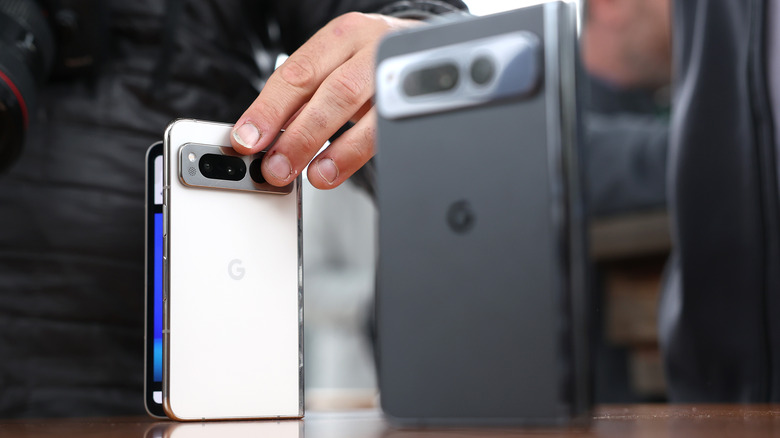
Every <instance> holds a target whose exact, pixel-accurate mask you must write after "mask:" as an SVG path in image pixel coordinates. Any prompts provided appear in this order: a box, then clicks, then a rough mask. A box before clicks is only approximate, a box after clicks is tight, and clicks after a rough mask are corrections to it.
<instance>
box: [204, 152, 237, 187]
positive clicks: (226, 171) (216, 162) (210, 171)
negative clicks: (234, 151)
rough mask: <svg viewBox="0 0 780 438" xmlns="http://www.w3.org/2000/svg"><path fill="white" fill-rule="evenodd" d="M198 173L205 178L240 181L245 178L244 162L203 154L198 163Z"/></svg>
mask: <svg viewBox="0 0 780 438" xmlns="http://www.w3.org/2000/svg"><path fill="white" fill-rule="evenodd" d="M198 168H199V169H200V173H202V174H203V176H205V177H206V178H211V179H224V180H227V181H241V180H242V179H244V177H245V176H246V164H244V160H242V159H241V158H238V157H233V156H229V155H217V154H205V155H203V156H202V157H200V160H199V161H198Z"/></svg>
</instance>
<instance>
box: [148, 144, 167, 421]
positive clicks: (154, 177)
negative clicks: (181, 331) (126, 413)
mask: <svg viewBox="0 0 780 438" xmlns="http://www.w3.org/2000/svg"><path fill="white" fill-rule="evenodd" d="M162 172H163V143H162V142H161V141H159V142H157V143H154V144H152V145H151V146H150V147H149V150H148V151H147V152H146V290H145V301H146V303H145V307H144V311H145V313H146V318H145V322H144V405H145V406H146V412H148V413H149V415H151V416H153V417H159V418H166V415H165V412H164V411H163V407H162V362H163V358H162V353H163V347H162V344H163V339H162V326H163V318H162V315H163V294H162V269H163V259H162V253H163V198H162V190H163V173H162Z"/></svg>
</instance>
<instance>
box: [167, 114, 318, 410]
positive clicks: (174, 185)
mask: <svg viewBox="0 0 780 438" xmlns="http://www.w3.org/2000/svg"><path fill="white" fill-rule="evenodd" d="M231 128H232V125H227V124H222V123H214V122H207V121H200V120H184V119H183V120H176V121H174V122H172V123H171V124H170V125H169V126H168V128H167V129H166V131H165V137H164V150H163V155H164V157H163V162H164V175H163V181H164V187H163V224H164V228H163V229H164V235H163V254H164V260H163V264H164V266H163V291H164V292H163V301H164V306H163V307H164V317H163V328H164V330H163V408H164V410H165V413H166V414H167V415H168V416H169V417H170V418H172V419H174V420H210V419H249V418H301V417H302V416H303V412H304V408H303V264H302V260H303V258H302V241H301V229H302V228H301V187H300V178H299V179H297V180H296V181H295V182H293V183H292V184H290V185H288V186H287V187H283V188H278V187H274V186H271V185H270V184H267V183H266V182H265V181H264V180H263V178H262V175H261V173H260V171H259V170H260V167H259V165H260V159H261V157H262V153H261V154H258V155H254V156H242V155H239V154H237V153H236V152H234V151H233V149H232V148H231V147H230V141H229V135H230V130H231Z"/></svg>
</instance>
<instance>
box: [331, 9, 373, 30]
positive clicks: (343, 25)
mask: <svg viewBox="0 0 780 438" xmlns="http://www.w3.org/2000/svg"><path fill="white" fill-rule="evenodd" d="M366 19H367V16H366V14H364V13H362V12H355V11H353V12H347V13H346V14H343V15H340V16H338V17H336V18H335V19H333V26H334V33H336V34H337V35H345V34H348V32H350V31H351V30H353V29H355V27H358V26H362V25H363V23H365V22H366Z"/></svg>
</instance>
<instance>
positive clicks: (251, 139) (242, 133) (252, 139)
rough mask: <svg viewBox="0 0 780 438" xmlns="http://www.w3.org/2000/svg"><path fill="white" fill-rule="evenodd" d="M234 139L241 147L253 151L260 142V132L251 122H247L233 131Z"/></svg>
mask: <svg viewBox="0 0 780 438" xmlns="http://www.w3.org/2000/svg"><path fill="white" fill-rule="evenodd" d="M233 138H234V139H235V140H236V141H237V142H238V144H240V145H241V146H243V147H245V148H247V149H252V147H253V146H254V145H255V143H257V141H258V140H260V131H259V130H258V129H257V127H256V126H255V125H253V124H252V123H251V122H246V123H244V124H243V125H241V126H239V127H238V129H236V130H234V131H233Z"/></svg>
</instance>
